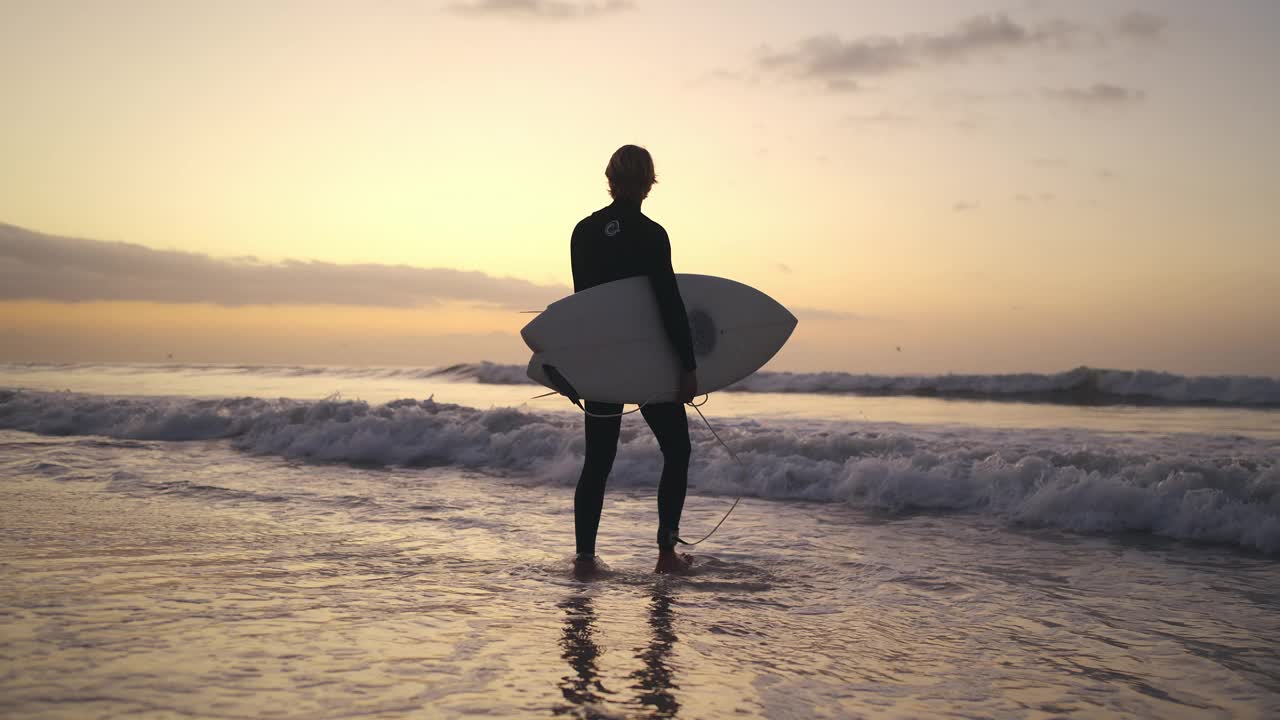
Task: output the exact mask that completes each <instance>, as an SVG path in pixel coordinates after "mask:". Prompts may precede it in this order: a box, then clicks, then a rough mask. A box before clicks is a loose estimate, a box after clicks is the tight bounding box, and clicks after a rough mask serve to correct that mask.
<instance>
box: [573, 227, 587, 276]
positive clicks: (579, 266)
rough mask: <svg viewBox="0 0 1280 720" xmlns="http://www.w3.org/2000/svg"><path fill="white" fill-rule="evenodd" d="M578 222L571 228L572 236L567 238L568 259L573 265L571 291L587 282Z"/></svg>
mask: <svg viewBox="0 0 1280 720" xmlns="http://www.w3.org/2000/svg"><path fill="white" fill-rule="evenodd" d="M581 227H582V225H581V224H579V225H578V226H577V227H574V228H573V236H572V237H571V238H570V240H569V259H570V262H571V263H572V265H573V291H574V292H575V293H576V292H578V291H580V290H582V288H583V286H584V285H586V284H587V270H586V258H584V257H582V250H580V249H579V248H581V247H582V243H580V242H578V234H579V231H580V228H581Z"/></svg>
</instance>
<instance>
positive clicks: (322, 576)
mask: <svg viewBox="0 0 1280 720" xmlns="http://www.w3.org/2000/svg"><path fill="white" fill-rule="evenodd" d="M541 392H544V389H543V388H541V387H539V386H535V385H532V384H529V383H527V382H526V381H525V380H524V368H523V367H519V366H511V365H501V364H495V363H474V364H461V365H456V366H451V367H444V368H355V367H313V366H256V365H210V364H180V363H169V364H0V482H3V487H4V492H5V502H4V503H3V505H2V508H3V509H0V518H2V522H0V580H2V582H0V597H2V598H3V600H2V601H0V637H3V640H4V641H3V643H0V657H3V670H2V671H0V714H2V715H3V716H5V717H15V718H17V717H22V718H45V717H48V718H64V717H65V718H83V717H102V718H109V717H125V716H130V717H210V718H247V717H279V718H338V717H342V718H399V717H423V718H438V717H439V718H450V717H471V716H482V717H517V718H518V717H556V716H565V717H582V718H667V717H681V718H718V717H726V716H733V717H744V718H752V717H768V718H814V717H868V718H881V717H885V718H888V717H997V718H1073V717H1087V718H1094V717H1134V718H1151V717H1159V718H1179V717H1187V718H1192V717H1194V718H1216V717H1222V718H1226V717H1231V718H1268V717H1277V716H1280V645H1278V644H1277V641H1276V638H1280V466H1278V465H1277V459H1280V379H1275V378H1245V377H1217V378H1192V377H1183V376H1179V375H1172V374H1167V373H1154V372H1128V371H1111V370H1096V369H1089V368H1079V369H1076V370H1070V371H1067V372H1063V373H1057V374H1043V375H1040V374H1022V375H940V376H936V377H922V376H903V377H896V376H876V375H856V374H849V373H781V372H761V373H757V374H756V375H754V376H752V377H751V378H748V379H747V380H746V381H743V382H742V383H740V384H738V385H737V386H734V387H731V388H729V389H727V390H725V391H721V392H717V393H713V394H712V395H710V396H709V397H708V398H707V400H706V404H705V405H703V406H702V408H701V409H702V411H703V412H704V413H705V414H706V417H707V420H708V421H709V422H710V423H711V424H712V426H713V427H714V428H715V430H716V432H718V433H719V435H720V437H721V438H722V439H723V440H724V442H725V443H726V444H727V445H728V446H729V447H730V448H732V449H733V451H734V452H735V453H736V454H737V455H738V457H739V458H740V459H741V460H742V461H743V464H742V465H739V464H737V463H735V462H734V461H733V459H732V458H731V457H730V456H729V455H728V453H726V452H725V450H724V449H723V448H722V447H720V444H719V443H718V442H717V441H716V439H715V438H714V437H713V436H712V434H711V432H709V431H708V429H707V428H706V427H705V426H704V425H703V423H702V420H701V419H700V418H699V417H698V415H697V414H696V413H694V412H693V411H690V412H689V415H690V432H691V438H692V442H693V462H692V465H691V469H690V492H689V499H688V501H687V504H686V508H685V515H684V520H683V522H682V527H681V529H682V531H683V533H684V536H685V537H686V538H696V537H701V536H702V535H704V534H705V533H706V532H707V531H709V530H710V529H711V528H712V527H713V526H714V525H715V524H716V522H718V521H719V520H720V519H721V517H722V516H723V515H724V513H725V511H726V510H728V508H729V506H730V505H731V504H732V502H733V501H734V499H735V498H737V497H739V496H742V498H743V499H742V501H741V503H740V505H739V506H738V507H737V508H736V509H735V510H734V511H733V513H732V515H731V516H730V517H729V518H728V520H727V521H726V522H725V523H724V525H723V526H722V527H721V528H720V529H719V530H718V531H717V532H716V533H715V534H714V535H713V536H712V537H711V538H710V539H709V540H707V541H706V542H705V543H704V544H702V545H699V546H697V547H696V548H693V550H692V552H693V554H694V555H695V557H696V559H697V564H696V565H695V567H694V569H693V570H692V571H691V572H689V573H688V574H685V575H679V576H655V575H653V574H652V572H651V570H652V565H653V561H654V555H655V553H654V549H653V547H652V543H653V535H654V530H655V528H656V522H657V520H656V500H655V494H656V492H655V491H656V481H657V477H658V474H659V472H660V470H661V456H660V454H659V453H658V450H657V445H656V443H655V441H654V439H653V437H652V435H651V434H650V433H649V430H648V428H647V427H646V426H645V424H644V422H643V421H642V420H641V419H640V418H639V416H638V415H632V416H628V417H626V418H624V421H623V429H622V439H621V444H620V447H619V452H618V458H617V461H616V463H615V465H614V470H613V473H612V475H611V476H610V481H609V493H608V495H607V496H606V501H605V514H604V519H603V521H602V523H601V534H600V540H599V543H598V552H599V553H600V554H601V557H602V558H603V560H604V561H605V563H606V564H607V565H608V568H609V569H608V571H607V572H606V573H605V574H604V575H603V576H602V577H600V578H597V579H595V580H592V581H580V580H578V579H575V578H574V577H573V576H572V574H571V573H570V571H569V567H570V560H571V557H572V551H573V515H572V495H573V486H574V483H575V481H576V479H577V473H578V470H579V468H580V463H581V454H582V446H583V443H582V419H581V415H580V412H579V411H578V410H577V409H576V408H574V407H573V406H572V405H570V404H569V403H567V402H565V401H564V399H563V398H559V397H549V398H541V399H532V398H533V396H534V395H537V394H540V393H541Z"/></svg>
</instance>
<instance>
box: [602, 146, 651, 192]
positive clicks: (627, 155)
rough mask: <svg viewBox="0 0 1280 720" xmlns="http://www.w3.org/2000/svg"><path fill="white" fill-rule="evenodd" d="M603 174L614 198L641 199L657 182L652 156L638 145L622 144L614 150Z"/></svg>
mask: <svg viewBox="0 0 1280 720" xmlns="http://www.w3.org/2000/svg"><path fill="white" fill-rule="evenodd" d="M604 176H605V177H607V178H609V194H610V195H612V196H613V197H614V198H630V199H632V200H643V199H645V198H646V197H648V195H649V189H650V188H652V187H653V185H654V183H656V182H658V176H657V174H655V173H654V171H653V156H652V155H650V154H649V151H648V150H645V149H644V148H642V147H640V146H639V145H623V146H622V147H620V148H618V149H617V150H615V151H614V153H613V157H611V158H609V165H608V166H607V167H606V168H605V169H604Z"/></svg>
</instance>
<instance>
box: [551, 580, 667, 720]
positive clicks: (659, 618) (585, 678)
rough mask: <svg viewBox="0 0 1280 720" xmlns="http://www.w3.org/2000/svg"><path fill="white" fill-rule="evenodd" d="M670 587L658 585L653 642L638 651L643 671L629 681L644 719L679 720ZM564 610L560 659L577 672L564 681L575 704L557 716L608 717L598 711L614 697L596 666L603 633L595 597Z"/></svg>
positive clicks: (572, 601) (568, 602) (652, 608)
mask: <svg viewBox="0 0 1280 720" xmlns="http://www.w3.org/2000/svg"><path fill="white" fill-rule="evenodd" d="M664 585H665V584H664V583H660V584H658V585H655V586H654V588H653V593H652V596H651V598H650V601H649V628H650V630H651V635H650V639H649V642H648V643H647V644H646V645H644V646H642V647H639V648H637V649H636V656H635V657H636V658H637V659H639V660H640V661H641V662H642V663H643V666H642V667H641V668H639V669H637V670H636V671H634V672H632V673H631V674H630V675H629V676H628V677H629V678H631V679H633V680H634V681H635V682H634V683H633V684H632V685H631V686H630V687H631V689H632V690H635V691H637V695H636V699H635V702H636V703H637V704H638V705H640V706H641V708H642V709H643V714H642V715H641V717H649V718H673V717H676V714H677V712H678V711H679V709H680V703H679V702H678V701H677V700H676V699H675V696H674V695H673V694H672V692H671V691H672V690H673V689H678V688H679V686H678V685H676V684H675V683H673V682H672V674H673V670H672V667H671V663H670V659H671V651H672V648H673V647H674V646H675V643H676V640H677V639H678V638H677V636H676V634H675V631H674V630H673V629H672V619H673V613H672V611H671V605H672V598H671V594H670V592H669V591H668V590H667V589H666V587H665V586H664ZM560 607H561V608H562V609H564V611H565V621H564V632H563V633H562V634H561V638H560V647H561V649H562V652H561V654H560V657H561V658H563V659H564V660H565V661H566V662H568V663H569V667H570V668H572V670H573V673H572V674H569V675H565V676H564V677H562V678H561V681H560V691H561V693H563V695H564V699H565V700H566V701H567V702H568V703H569V704H568V705H560V706H557V707H556V708H554V711H555V713H556V714H557V715H576V716H579V717H584V718H597V717H605V715H603V714H601V712H600V710H599V709H598V706H599V704H600V703H602V702H603V701H604V700H605V696H608V695H613V694H614V693H613V691H610V690H608V689H606V688H605V686H604V684H603V682H602V681H601V679H600V677H599V670H598V668H597V665H596V662H597V659H598V658H599V657H600V654H601V648H600V646H599V645H598V644H597V643H596V640H595V636H596V635H597V633H598V631H597V629H596V625H595V623H596V614H595V608H594V606H593V605H592V601H591V598H590V597H587V596H584V595H572V596H570V597H568V598H567V599H565V601H564V602H562V603H560Z"/></svg>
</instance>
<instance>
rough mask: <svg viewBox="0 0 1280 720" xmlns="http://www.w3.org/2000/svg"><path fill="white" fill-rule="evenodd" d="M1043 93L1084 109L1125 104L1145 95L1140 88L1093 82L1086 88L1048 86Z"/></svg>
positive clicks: (1138, 99) (1136, 100) (1140, 98)
mask: <svg viewBox="0 0 1280 720" xmlns="http://www.w3.org/2000/svg"><path fill="white" fill-rule="evenodd" d="M1045 95H1046V96H1047V97H1049V98H1051V99H1053V100H1058V101H1060V102H1064V103H1067V104H1068V105H1074V106H1075V107H1078V108H1082V109H1086V110H1088V109H1093V108H1100V107H1116V106H1119V105H1127V104H1130V103H1135V102H1139V101H1141V100H1143V99H1144V98H1146V96H1147V94H1146V93H1145V92H1143V91H1142V90H1136V89H1133V88H1126V87H1122V86H1120V85H1111V84H1109V83H1094V84H1093V85H1092V86H1090V87H1086V88H1071V87H1069V88H1048V89H1046V90H1045Z"/></svg>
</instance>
